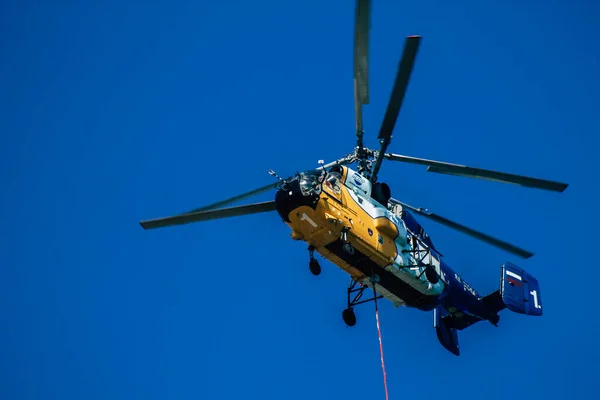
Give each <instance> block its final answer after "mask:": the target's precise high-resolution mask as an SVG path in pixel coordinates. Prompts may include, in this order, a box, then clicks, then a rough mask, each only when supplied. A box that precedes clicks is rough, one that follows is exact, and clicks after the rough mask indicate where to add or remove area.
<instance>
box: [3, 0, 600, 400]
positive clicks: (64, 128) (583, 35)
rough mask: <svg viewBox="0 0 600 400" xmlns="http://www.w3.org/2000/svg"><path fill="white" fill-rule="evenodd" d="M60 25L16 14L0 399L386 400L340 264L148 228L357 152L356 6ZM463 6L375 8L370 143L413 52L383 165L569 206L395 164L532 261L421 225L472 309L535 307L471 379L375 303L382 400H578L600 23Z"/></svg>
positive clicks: (113, 14)
mask: <svg viewBox="0 0 600 400" xmlns="http://www.w3.org/2000/svg"><path fill="white" fill-rule="evenodd" d="M67 3H72V4H67ZM67 3H65V2H61V5H51V2H42V1H40V2H31V1H30V2H26V1H21V2H17V1H8V2H4V3H3V5H2V12H0V34H1V36H2V38H3V40H2V45H1V53H0V55H1V57H0V58H1V62H0V85H1V88H2V90H1V94H0V132H1V134H0V152H1V153H0V155H1V157H0V183H1V188H2V189H1V190H2V191H1V193H2V195H1V196H0V201H1V207H0V222H1V226H2V229H1V230H0V235H1V240H0V322H1V327H2V328H1V329H0V343H1V345H0V398H2V399H61V400H69V399H107V398H110V399H132V398H140V399H142V398H143V399H166V398H170V399H198V398H202V399H240V398H261V399H281V398H285V399H306V398H310V399H314V400H316V399H328V400H329V399H333V398H348V399H358V398H369V399H378V398H380V399H383V398H384V394H383V385H382V373H381V368H380V362H379V351H378V341H377V333H376V327H375V319H374V311H373V306H372V304H367V305H365V306H362V307H359V308H358V309H357V317H358V324H357V326H355V327H354V328H352V329H347V328H346V327H345V325H344V323H343V321H342V318H341V311H342V309H343V308H344V307H345V301H346V287H347V283H348V277H347V276H346V275H345V274H344V273H343V272H342V271H340V270H338V269H336V268H335V267H334V266H333V265H332V264H329V263H327V262H324V261H323V262H322V266H323V273H322V275H321V276H319V277H314V276H312V275H311V274H310V272H309V270H308V255H307V252H306V246H305V245H304V244H302V243H297V242H294V241H292V240H291V238H290V237H289V235H288V234H289V229H288V227H287V226H285V225H284V224H283V223H282V222H281V221H280V219H279V218H278V216H277V214H276V213H272V214H269V215H255V216H247V217H243V218H239V219H228V220H221V221H211V222H206V223H202V224H195V225H187V226H182V227H176V228H169V229H164V230H157V231H143V230H142V229H141V228H140V226H139V225H138V221H139V220H141V219H146V218H153V217H159V216H164V215H168V214H173V213H178V212H183V211H187V210H189V209H192V208H195V207H199V206H201V205H204V204H207V203H210V202H213V201H216V200H219V199H221V198H225V197H229V196H232V195H235V194H237V193H240V192H243V191H246V190H250V189H252V188H254V187H257V186H261V185H264V184H266V183H268V182H271V181H272V178H271V177H269V176H268V175H267V174H266V172H265V170H266V169H268V168H273V169H274V170H276V171H277V172H278V173H280V174H281V175H287V174H290V173H292V172H294V171H295V170H302V169H306V168H311V167H314V166H316V163H317V161H318V160H319V159H325V160H332V159H335V158H337V157H339V156H341V155H344V154H346V153H347V152H349V151H351V150H352V148H353V146H354V140H355V136H354V108H353V98H352V96H353V84H352V40H353V18H354V4H353V3H354V2H353V1H342V0H336V1H321V0H319V1H317V0H305V1H302V2H285V1H284V2H282V1H274V0H265V1H258V2H256V1H254V2H248V1H233V0H232V1H220V2H209V1H199V2H191V1H188V2H177V1H168V2H167V1H155V2H151V3H148V2H145V3H144V5H142V3H138V2H121V1H111V2H102V3H103V5H100V2H89V1H87V2H67ZM76 3H77V4H76ZM57 4H58V3H57ZM453 4H454V5H449V4H448V2H447V1H421V2H415V1H413V2H409V1H402V2H396V1H391V0H375V1H374V4H373V16H372V20H373V27H372V30H371V64H370V66H371V67H370V74H371V75H370V76H371V81H370V83H371V100H372V101H371V103H372V104H371V105H369V106H367V107H366V109H365V121H366V122H365V127H366V137H365V138H366V141H367V145H370V146H372V147H374V146H375V145H376V140H375V138H376V135H377V132H378V129H379V125H380V123H381V120H382V118H383V114H384V111H385V106H386V104H387V101H388V98H389V92H390V89H391V85H392V83H393V78H394V74H395V70H396V66H397V62H398V60H399V58H400V54H401V51H402V46H403V41H404V36H407V35H412V34H420V35H422V36H423V41H422V46H421V48H420V52H419V55H418V58H417V62H416V66H415V70H414V73H413V77H412V80H411V83H410V86H409V89H408V92H407V95H406V98H405V104H404V107H403V109H402V111H401V113H400V117H399V119H398V124H397V126H396V130H395V134H394V137H393V141H392V144H391V146H390V151H393V152H396V153H400V154H407V155H413V156H418V157H425V158H432V159H438V160H442V161H448V162H458V163H464V164H468V165H472V166H477V167H484V168H495V169H499V170H503V171H506V172H514V173H520V174H525V175H532V176H537V177H542V178H548V179H555V180H559V181H565V182H567V183H569V184H570V187H569V188H568V189H567V191H566V192H564V193H563V194H556V193H550V192H543V191H536V190H530V189H525V188H520V187H516V186H511V185H505V184H499V183H493V182H484V181H478V180H469V179H466V178H458V177H452V176H441V175H435V174H430V173H426V172H425V169H424V168H423V167H419V166H412V165H403V164H399V163H396V164H393V163H391V162H386V163H384V165H383V168H382V170H381V174H380V179H381V180H383V181H386V182H388V183H389V184H390V186H391V187H392V194H393V196H394V197H396V198H399V199H401V200H403V201H405V202H407V203H409V204H413V205H415V206H426V207H428V208H430V209H431V210H433V211H436V212H438V213H440V214H442V215H444V216H446V217H449V218H452V219H455V220H458V221H460V222H462V223H464V224H467V225H469V226H473V227H475V228H478V229H481V230H483V231H485V232H488V233H490V234H493V235H496V236H498V237H501V238H504V239H506V240H510V241H512V242H514V243H516V244H518V245H521V246H523V247H525V248H528V249H531V250H532V251H534V252H535V253H536V256H535V257H534V258H532V259H530V260H527V261H523V260H520V259H516V258H514V257H512V256H511V255H509V254H506V253H504V252H502V251H500V250H496V249H494V248H491V247H489V246H487V245H485V244H481V243H478V242H475V241H474V240H472V239H470V238H468V237H465V236H463V235H462V234H459V233H454V232H452V231H450V230H448V229H447V228H445V227H441V226H436V225H434V224H433V223H430V222H428V221H423V224H424V226H425V227H426V229H427V230H428V232H429V233H430V235H431V236H432V237H433V239H434V241H435V242H436V244H437V246H438V247H439V248H440V249H441V251H442V252H443V253H444V255H445V257H446V259H447V261H448V262H449V263H450V264H451V265H452V266H454V268H455V269H456V270H457V271H458V272H460V273H462V274H463V277H464V278H465V279H466V280H467V281H468V282H470V283H471V284H472V285H473V286H474V287H475V288H477V289H478V290H479V291H481V292H483V293H487V292H491V291H493V290H495V289H496V288H497V286H498V278H499V268H500V265H501V264H502V263H503V262H504V261H507V260H509V261H513V262H516V263H517V264H519V265H521V266H522V267H524V268H525V269H527V270H528V271H529V272H530V273H532V274H533V275H535V276H536V277H537V278H538V279H539V280H540V283H541V288H542V296H543V300H544V306H545V315H544V316H543V317H541V318H534V317H525V316H521V315H517V314H510V313H507V312H504V313H503V314H502V320H501V322H500V327H499V328H494V327H492V326H491V325H490V324H485V323H484V324H477V325H475V326H473V327H471V328H469V329H468V330H466V331H464V332H461V333H460V343H461V351H462V355H461V356H460V357H458V358H457V357H455V356H453V355H452V354H450V353H449V352H447V351H446V350H444V349H443V348H442V347H441V346H440V345H439V344H438V342H437V339H436V336H435V331H434V330H433V328H432V315H431V313H423V312H419V311H416V310H407V309H393V307H391V305H390V304H387V303H386V304H382V306H381V323H382V330H383V343H384V351H385V357H386V366H387V373H388V385H389V391H390V395H391V398H392V399H409V398H416V397H417V396H419V397H421V396H443V398H447V399H464V398H487V399H506V397H505V396H507V395H510V397H511V398H512V399H533V398H546V399H550V398H567V397H568V398H573V399H575V398H584V397H587V396H586V394H588V395H591V393H590V392H591V391H592V390H595V388H596V385H595V384H594V383H595V382H593V381H592V379H595V373H596V372H595V365H596V364H597V359H598V356H600V351H599V349H598V342H597V338H598V336H599V334H600V328H599V327H600V324H599V323H598V318H597V316H596V314H597V313H596V309H597V305H596V301H597V299H598V296H597V295H596V291H597V290H598V286H597V282H598V277H597V274H596V272H595V271H596V263H597V260H596V257H595V256H594V253H593V251H592V250H593V249H594V248H597V244H598V242H597V240H598V235H597V226H598V223H599V222H600V221H599V218H598V216H597V211H596V210H597V198H598V190H597V185H598V168H597V149H598V145H599V142H598V139H597V137H598V132H599V129H600V123H599V122H598V117H599V115H598V105H599V93H600V83H599V82H600V81H599V80H598V71H599V70H600V65H599V61H598V60H599V58H598V57H599V54H600V45H599V43H600V35H599V33H598V27H597V20H598V17H599V16H600V8H599V7H598V5H597V4H594V3H593V2H592V1H587V2H586V1H582V0H579V1H567V0H562V1H545V2H533V1H525V2H523V1H517V0H503V1H474V0H473V1H457V2H453ZM595 25H596V26H595ZM273 195H274V193H272V192H271V193H267V194H264V195H261V196H258V197H257V198H255V199H253V201H254V200H255V201H260V200H267V199H269V198H272V196H273Z"/></svg>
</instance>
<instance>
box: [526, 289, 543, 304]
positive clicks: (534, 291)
mask: <svg viewBox="0 0 600 400" xmlns="http://www.w3.org/2000/svg"><path fill="white" fill-rule="evenodd" d="M529 294H530V295H532V296H533V304H534V306H535V308H542V306H540V305H539V303H538V297H537V290H532V291H531V292H529Z"/></svg>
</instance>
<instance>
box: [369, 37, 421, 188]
mask: <svg viewBox="0 0 600 400" xmlns="http://www.w3.org/2000/svg"><path fill="white" fill-rule="evenodd" d="M420 43H421V37H420V36H408V37H407V38H406V41H405V43H404V53H403V54H402V59H401V60H400V64H399V65H398V71H397V72H396V80H395V82H394V88H393V89H392V94H391V96H390V101H389V103H388V107H387V110H386V112H385V116H384V117H383V122H382V124H381V129H380V130H379V136H377V138H378V139H379V142H380V143H381V148H380V150H379V153H378V155H377V159H376V160H375V164H374V165H373V170H372V171H371V181H372V182H376V181H377V173H378V172H379V169H380V168H381V163H382V161H383V155H384V154H385V151H386V150H387V147H388V145H389V144H390V142H391V141H392V133H393V131H394V127H395V126H396V120H397V119H398V115H399V114H400V107H401V106H402V102H403V101H404V94H405V93H406V89H407V87H408V81H409V79H410V74H411V72H412V69H413V65H414V63H415V58H416V57H417V51H418V50H419V44H420Z"/></svg>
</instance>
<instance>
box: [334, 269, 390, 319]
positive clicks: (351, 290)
mask: <svg viewBox="0 0 600 400" xmlns="http://www.w3.org/2000/svg"><path fill="white" fill-rule="evenodd" d="M371 282H372V283H373V285H375V284H376V283H377V282H379V276H377V275H374V276H372V277H371ZM357 286H358V287H357ZM365 289H368V286H366V285H364V284H362V283H359V282H357V281H355V280H354V278H351V279H350V284H349V285H348V308H346V309H345V310H344V311H342V319H343V320H344V323H345V324H346V325H348V326H354V325H356V314H354V306H357V305H359V304H363V303H368V302H369V301H375V300H377V299H381V298H383V296H382V295H378V294H377V292H375V291H373V297H370V298H368V299H366V300H361V298H362V295H363V292H364V291H365ZM353 295H354V298H352V296H353Z"/></svg>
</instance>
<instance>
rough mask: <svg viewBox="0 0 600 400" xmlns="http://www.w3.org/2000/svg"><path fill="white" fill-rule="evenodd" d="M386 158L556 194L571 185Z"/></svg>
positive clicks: (391, 156) (420, 160)
mask: <svg viewBox="0 0 600 400" xmlns="http://www.w3.org/2000/svg"><path fill="white" fill-rule="evenodd" d="M385 158H386V159H388V160H393V161H400V162H406V163H410V164H420V165H427V166H428V167H429V168H427V171H428V172H437V173H439V174H447V175H456V176H464V177H468V178H478V179H484V180H489V181H496V182H503V183H511V184H514V185H521V186H525V187H530V188H536V189H544V190H551V191H554V192H563V191H564V190H565V189H566V188H567V187H568V186H569V185H568V184H566V183H561V182H554V181H548V180H545V179H538V178H530V177H528V176H522V175H515V174H508V173H505V172H498V171H492V170H487V169H481V168H473V167H467V166H466V165H458V164H450V163H446V162H441V161H433V160H426V159H424V158H416V157H409V156H403V155H400V154H390V153H388V154H386V155H385Z"/></svg>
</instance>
